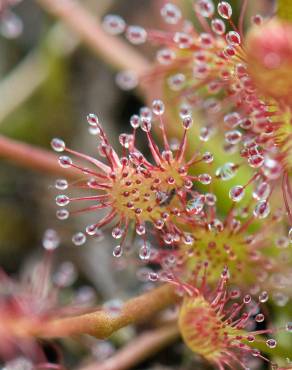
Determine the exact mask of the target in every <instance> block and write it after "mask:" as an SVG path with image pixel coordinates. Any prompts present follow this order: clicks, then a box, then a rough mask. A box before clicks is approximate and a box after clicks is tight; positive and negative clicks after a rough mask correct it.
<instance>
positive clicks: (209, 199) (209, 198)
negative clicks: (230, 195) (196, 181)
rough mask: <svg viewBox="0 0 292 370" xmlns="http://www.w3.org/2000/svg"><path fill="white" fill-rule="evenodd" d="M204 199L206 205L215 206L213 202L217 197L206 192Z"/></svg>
mask: <svg viewBox="0 0 292 370" xmlns="http://www.w3.org/2000/svg"><path fill="white" fill-rule="evenodd" d="M205 201H206V204H207V206H209V207H213V206H215V204H216V202H217V197H216V195H215V194H213V193H206V194H205Z"/></svg>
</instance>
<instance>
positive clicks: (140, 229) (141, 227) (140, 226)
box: [136, 224, 146, 235]
mask: <svg viewBox="0 0 292 370" xmlns="http://www.w3.org/2000/svg"><path fill="white" fill-rule="evenodd" d="M136 233H137V235H145V233H146V228H145V225H143V224H137V225H136Z"/></svg>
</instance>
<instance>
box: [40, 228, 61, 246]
mask: <svg viewBox="0 0 292 370" xmlns="http://www.w3.org/2000/svg"><path fill="white" fill-rule="evenodd" d="M59 244H60V238H59V235H58V234H57V232H56V231H55V230H52V229H48V230H46V231H45V233H44V236H43V247H44V248H45V249H46V250H48V251H52V250H54V249H56V248H58V246H59Z"/></svg>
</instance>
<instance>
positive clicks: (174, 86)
mask: <svg viewBox="0 0 292 370" xmlns="http://www.w3.org/2000/svg"><path fill="white" fill-rule="evenodd" d="M185 80H186V77H185V75H184V74H182V73H177V74H175V75H172V76H170V77H169V78H168V79H167V83H168V86H169V88H170V89H171V90H173V91H179V90H181V89H182V88H183V86H184V83H185Z"/></svg>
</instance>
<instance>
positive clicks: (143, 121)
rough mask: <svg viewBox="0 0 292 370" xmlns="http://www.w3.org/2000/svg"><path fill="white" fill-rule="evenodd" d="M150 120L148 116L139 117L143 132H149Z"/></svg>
mask: <svg viewBox="0 0 292 370" xmlns="http://www.w3.org/2000/svg"><path fill="white" fill-rule="evenodd" d="M151 127H152V124H151V121H150V120H149V119H148V118H141V129H142V130H143V131H144V132H150V131H151Z"/></svg>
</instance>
